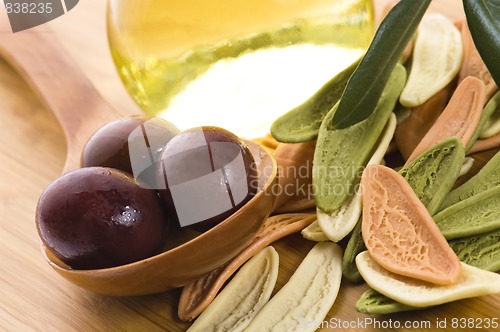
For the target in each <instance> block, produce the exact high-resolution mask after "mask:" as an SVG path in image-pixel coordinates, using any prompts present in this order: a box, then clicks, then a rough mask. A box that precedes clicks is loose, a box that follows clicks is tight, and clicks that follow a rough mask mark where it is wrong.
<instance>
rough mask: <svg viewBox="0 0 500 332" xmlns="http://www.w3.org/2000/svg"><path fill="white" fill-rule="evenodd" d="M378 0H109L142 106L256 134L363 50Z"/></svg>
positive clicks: (116, 42)
mask: <svg viewBox="0 0 500 332" xmlns="http://www.w3.org/2000/svg"><path fill="white" fill-rule="evenodd" d="M373 21H374V18H373V4H372V1H371V0H308V1H305V0H251V1H249V0H231V1H229V0H214V1H206V0H185V1H177V0H143V1H134V0H110V1H109V8H108V34H109V43H110V47H111V53H112V56H113V59H114V61H115V64H116V67H117V70H118V72H119V75H120V77H121V79H122V81H123V83H124V85H125V87H126V88H127V90H128V91H129V93H130V94H131V96H132V97H133V98H134V100H135V101H136V102H137V103H138V104H139V106H140V107H141V108H142V109H143V110H144V111H145V112H146V113H150V114H161V116H163V117H165V118H167V119H169V120H170V121H172V122H173V123H174V124H176V125H177V126H178V127H179V128H181V129H186V128H189V127H193V126H198V125H218V126H221V127H225V128H226V129H228V130H231V131H234V132H236V133H238V134H239V135H242V136H244V137H247V138H253V137H259V136H262V135H265V134H266V132H267V131H268V129H269V125H270V122H272V121H273V120H274V119H275V118H276V117H277V116H279V115H280V114H282V113H284V112H286V111H288V110H289V109H290V108H292V107H294V106H296V105H297V104H298V103H301V102H303V101H304V100H305V99H307V97H308V96H310V95H312V94H313V93H314V92H315V91H316V90H317V89H318V88H320V87H321V85H322V84H323V83H325V82H326V81H327V80H328V79H330V78H331V77H332V76H333V75H335V74H336V73H337V72H339V71H340V70H342V69H343V68H345V67H346V66H348V65H349V64H350V63H351V62H353V61H355V60H356V59H357V58H358V57H359V56H361V55H362V54H363V51H364V50H365V49H366V48H367V47H368V45H369V43H370V41H371V38H372V36H373V32H374V22H373Z"/></svg>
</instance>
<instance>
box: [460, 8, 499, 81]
mask: <svg viewBox="0 0 500 332" xmlns="http://www.w3.org/2000/svg"><path fill="white" fill-rule="evenodd" d="M463 3H464V11H465V17H466V18H467V24H468V26H469V30H470V33H471V35H472V39H473V40H474V44H475V46H476V48H477V51H478V52H479V54H480V55H481V58H482V59H483V61H484V64H485V65H486V67H487V68H488V70H489V71H490V74H491V76H492V77H493V80H495V83H496V84H497V85H498V86H500V61H499V59H498V56H499V55H500V1H499V0H463Z"/></svg>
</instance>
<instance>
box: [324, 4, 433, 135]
mask: <svg viewBox="0 0 500 332" xmlns="http://www.w3.org/2000/svg"><path fill="white" fill-rule="evenodd" d="M430 2H431V0H419V1H415V0H401V1H400V2H399V3H398V4H397V5H395V6H394V7H393V8H392V9H391V11H390V12H389V13H388V14H387V16H386V17H385V18H384V20H383V21H382V23H381V24H380V26H379V28H378V29H377V32H376V33H375V37H374V38H373V41H372V43H371V45H370V47H369V48H368V51H367V52H366V54H365V56H364V57H363V59H362V60H361V63H360V64H359V66H358V68H357V69H356V71H355V72H354V73H353V75H352V76H351V79H350V80H349V82H348V84H347V86H346V89H345V91H344V93H343V95H342V98H341V99H340V102H339V105H338V108H337V111H336V112H335V116H334V117H333V119H332V120H331V121H332V123H331V124H332V126H333V127H334V128H336V129H343V128H347V127H349V126H352V125H354V124H356V123H358V122H360V121H362V120H364V119H366V118H367V117H368V116H369V115H370V114H371V113H372V112H373V111H374V109H375V106H376V105H377V102H378V100H379V98H380V95H381V94H382V90H383V89H384V87H385V85H386V83H387V81H388V80H389V76H390V75H391V73H392V71H393V70H394V67H395V66H396V64H397V63H398V61H399V60H400V58H401V55H402V54H403V50H404V49H405V47H406V45H407V44H408V42H409V41H410V40H411V38H412V37H413V35H414V34H415V31H416V30H417V27H418V25H419V23H420V21H421V20H422V17H423V15H424V13H425V11H426V10H427V7H428V6H429V3H430Z"/></svg>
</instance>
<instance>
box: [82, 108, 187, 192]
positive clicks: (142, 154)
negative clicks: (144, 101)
mask: <svg viewBox="0 0 500 332" xmlns="http://www.w3.org/2000/svg"><path fill="white" fill-rule="evenodd" d="M178 133H179V129H177V127H175V126H174V125H173V124H171V123H170V122H168V121H166V120H164V119H162V118H159V117H152V116H146V115H138V116H131V117H126V118H123V119H119V120H116V121H113V122H110V123H108V124H106V125H104V126H103V127H101V128H100V129H99V130H97V131H96V132H95V133H94V135H92V137H91V138H90V139H89V141H88V142H87V144H86V145H85V148H84V150H83V154H82V167H89V166H102V167H112V168H116V169H119V170H122V171H124V172H127V173H130V174H133V175H134V178H135V179H136V180H137V181H138V182H139V183H141V184H142V185H143V186H144V187H147V188H150V189H160V188H156V187H157V185H156V182H155V181H156V175H155V173H156V169H157V161H158V158H159V156H160V154H161V151H162V150H163V148H164V147H165V145H166V144H167V142H168V141H170V139H171V138H172V137H174V136H175V135H176V134H178Z"/></svg>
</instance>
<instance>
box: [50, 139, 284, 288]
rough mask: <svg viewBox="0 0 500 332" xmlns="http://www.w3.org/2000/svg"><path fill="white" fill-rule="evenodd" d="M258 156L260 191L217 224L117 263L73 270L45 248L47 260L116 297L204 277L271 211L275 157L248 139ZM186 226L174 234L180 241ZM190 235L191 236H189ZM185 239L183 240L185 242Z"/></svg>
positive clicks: (235, 251) (88, 285)
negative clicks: (141, 256)
mask: <svg viewBox="0 0 500 332" xmlns="http://www.w3.org/2000/svg"><path fill="white" fill-rule="evenodd" d="M248 146H249V148H250V150H251V151H252V155H253V156H254V159H255V162H256V166H257V170H258V173H259V174H258V176H259V190H258V192H257V194H256V195H255V196H254V197H252V199H250V201H248V202H247V203H246V204H245V205H244V206H243V207H241V208H240V209H239V210H238V211H236V212H235V213H234V214H232V215H231V216H229V217H228V218H227V219H225V220H224V221H222V222H221V223H220V224H218V225H217V226H215V227H214V228H212V229H210V230H208V231H206V232H204V233H202V234H199V235H198V236H196V237H194V238H193V239H191V240H189V241H187V242H185V243H182V244H180V245H177V246H175V245H174V244H172V243H170V245H171V246H172V245H173V246H174V247H173V248H171V249H169V250H166V251H164V252H162V253H160V254H158V255H155V256H152V257H149V258H147V259H143V260H140V261H137V262H134V263H130V264H126V265H121V266H117V267H111V268H105V269H94V270H74V269H71V268H69V267H68V266H67V265H66V264H64V263H63V262H61V261H60V260H59V259H57V258H56V257H55V256H54V254H53V253H52V252H51V251H50V250H49V249H47V248H45V247H43V253H44V256H45V259H46V260H47V262H48V263H49V265H50V266H51V267H52V268H53V269H54V270H55V271H56V272H57V273H59V274H60V275H61V276H62V277H64V278H65V279H67V280H69V281H70V282H72V283H74V284H76V285H78V286H80V287H82V288H85V289H87V290H89V291H92V292H96V293H101V294H106V295H115V296H131V295H144V294H153V293H159V292H163V291H166V290H169V289H172V288H178V287H182V286H184V285H186V284H188V283H190V282H192V281H194V280H197V279H199V278H201V277H202V276H204V275H206V274H207V273H209V272H210V271H212V270H214V269H215V268H217V267H218V266H220V265H222V264H223V263H225V262H226V261H228V260H230V259H231V258H233V257H234V256H235V255H237V254H238V253H239V252H240V251H242V250H243V249H244V248H245V247H246V246H247V245H248V243H250V241H252V239H253V238H254V237H255V235H256V234H257V233H258V231H259V230H260V228H261V226H262V223H263V222H264V221H265V220H266V219H267V217H268V216H269V214H270V213H271V211H272V208H273V206H274V201H275V198H276V197H275V195H274V186H275V185H276V184H277V181H278V178H277V165H276V161H275V160H274V158H273V157H272V156H271V155H270V154H269V153H268V152H266V151H265V150H264V149H263V148H261V147H260V146H259V145H257V144H254V143H250V142H248ZM186 235H187V234H186V231H184V230H183V229H180V230H177V231H176V232H174V234H171V236H176V237H178V238H177V239H173V242H179V240H180V238H182V237H185V236H186ZM187 236H189V235H187ZM181 242H182V241H181Z"/></svg>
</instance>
